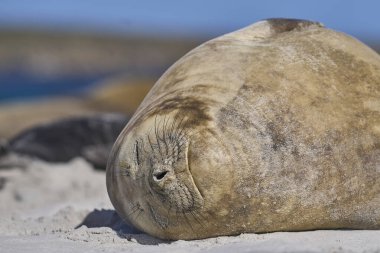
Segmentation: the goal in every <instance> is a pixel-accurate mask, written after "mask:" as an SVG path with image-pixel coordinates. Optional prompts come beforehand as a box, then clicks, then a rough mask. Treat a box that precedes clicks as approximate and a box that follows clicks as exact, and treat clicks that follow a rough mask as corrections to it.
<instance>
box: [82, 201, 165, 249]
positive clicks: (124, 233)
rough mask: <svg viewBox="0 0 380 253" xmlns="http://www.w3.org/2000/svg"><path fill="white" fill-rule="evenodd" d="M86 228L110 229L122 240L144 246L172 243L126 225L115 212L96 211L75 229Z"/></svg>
mask: <svg viewBox="0 0 380 253" xmlns="http://www.w3.org/2000/svg"><path fill="white" fill-rule="evenodd" d="M81 226H86V227H88V228H100V227H109V228H111V229H112V230H114V231H115V232H116V233H117V235H118V236H119V237H120V238H125V239H126V240H129V241H130V240H133V239H134V240H135V241H137V242H138V243H140V244H143V245H157V244H162V243H170V242H169V241H163V240H160V239H157V238H154V237H151V236H150V235H147V234H145V233H144V232H141V231H139V230H137V229H136V228H134V227H132V226H131V225H129V224H127V223H125V222H124V221H123V220H122V219H121V218H120V216H119V215H118V214H117V213H116V211H115V210H104V209H102V210H96V209H95V210H94V211H92V212H91V213H89V214H88V215H87V216H86V217H85V218H84V220H83V221H82V223H80V224H79V225H78V226H76V227H75V229H77V228H79V227H81Z"/></svg>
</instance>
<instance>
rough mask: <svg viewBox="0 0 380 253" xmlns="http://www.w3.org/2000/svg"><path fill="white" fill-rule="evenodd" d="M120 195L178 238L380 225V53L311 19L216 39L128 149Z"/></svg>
mask: <svg viewBox="0 0 380 253" xmlns="http://www.w3.org/2000/svg"><path fill="white" fill-rule="evenodd" d="M107 187H108V192H109V196H110V198H111V201H112V203H113V204H114V206H115V208H116V210H117V211H118V213H119V214H120V215H121V216H122V217H123V218H124V219H126V220H127V222H129V223H131V224H133V225H134V226H136V227H137V228H139V229H141V230H143V231H145V232H147V233H149V234H151V235H154V236H157V237H160V238H164V239H197V238H205V237H212V236H218V235H233V234H239V233H243V232H271V231H299V230H311V229H336V228H354V229H378V228H380V57H379V55H378V54H377V53H375V52H374V51H372V50H371V49H369V48H368V47H366V46H365V45H363V44H362V43H360V42H358V41H357V40H355V39H353V38H351V37H349V36H347V35H344V34H342V33H338V32H334V31H332V30H328V29H326V28H323V27H322V26H321V25H320V24H318V23H313V22H309V21H302V20H286V19H273V20H266V21H261V22H258V23H256V24H254V25H252V26H249V27H247V28H245V29H242V30H239V31H236V32H234V33H231V34H227V35H224V36H222V37H219V38H217V39H214V40H211V41H209V42H206V43H205V44H203V45H201V46H200V47H198V48H196V49H194V50H193V51H191V52H189V53H188V54H187V55H185V56H184V57H183V58H181V59H180V60H179V61H178V62H177V63H176V64H174V65H173V66H172V67H171V68H170V69H169V70H168V71H167V72H166V73H165V74H164V75H163V76H162V77H161V79H160V80H159V81H158V82H157V83H156V85H155V86H154V87H153V88H152V90H151V91H150V93H149V94H148V95H147V97H146V98H145V100H144V101H143V103H142V104H141V105H140V107H139V109H138V110H137V112H136V113H135V115H134V116H133V118H132V119H131V121H130V122H129V123H128V125H127V126H126V128H125V129H124V131H123V132H122V134H121V135H120V136H119V138H118V140H117V142H116V144H115V145H114V148H113V151H112V154H111V157H110V159H109V162H108V168H107Z"/></svg>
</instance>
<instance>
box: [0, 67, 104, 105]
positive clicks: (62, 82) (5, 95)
mask: <svg viewBox="0 0 380 253" xmlns="http://www.w3.org/2000/svg"><path fill="white" fill-rule="evenodd" d="M106 76H107V75H104V74H103V75H99V74H98V75H77V76H61V77H55V78H42V77H38V76H33V75H30V74H25V73H15V72H10V73H0V103H4V102H9V101H17V100H30V99H35V98H41V97H50V96H62V95H81V94H83V93H84V92H85V91H86V90H87V89H89V88H91V87H93V86H95V85H96V83H97V82H98V81H101V80H103V79H104V78H106Z"/></svg>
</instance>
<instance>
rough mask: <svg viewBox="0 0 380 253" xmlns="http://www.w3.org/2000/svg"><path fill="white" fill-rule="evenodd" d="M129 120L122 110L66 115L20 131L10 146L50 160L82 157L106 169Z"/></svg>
mask: <svg viewBox="0 0 380 253" xmlns="http://www.w3.org/2000/svg"><path fill="white" fill-rule="evenodd" d="M127 122H128V117H127V116H125V115H121V114H97V115H94V116H85V117H75V118H67V119H63V120H59V121H55V122H52V123H50V124H44V125H39V126H36V127H33V128H31V129H28V130H26V131H24V132H22V133H20V134H19V135H17V136H16V137H14V138H13V139H11V140H10V141H9V145H8V147H7V150H8V152H12V153H16V154H19V155H26V156H30V157H35V158H39V159H41V160H45V161H49V162H66V161H69V160H71V159H73V158H74V157H83V158H85V159H86V160H88V161H89V162H90V163H92V164H93V165H94V166H96V167H97V168H100V169H105V167H106V163H107V157H108V153H109V152H110V149H111V147H112V145H113V143H114V141H115V140H116V138H117V136H118V135H119V133H120V132H121V130H122V129H123V128H124V126H125V125H126V123H127ZM94 147H97V148H95V149H96V150H97V152H95V153H94V152H93V150H94ZM91 150H92V151H91ZM94 158H96V159H94Z"/></svg>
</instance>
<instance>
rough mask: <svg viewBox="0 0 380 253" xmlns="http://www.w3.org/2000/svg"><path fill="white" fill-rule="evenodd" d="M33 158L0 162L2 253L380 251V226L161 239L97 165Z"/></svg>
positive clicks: (0, 246)
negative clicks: (117, 204)
mask: <svg viewBox="0 0 380 253" xmlns="http://www.w3.org/2000/svg"><path fill="white" fill-rule="evenodd" d="M27 164H28V165H27V166H26V168H12V169H10V168H9V169H0V252H1V253H5V252H16V253H17V252H35V253H37V252H49V253H50V252H81V253H83V252H104V251H107V252H380V231H350V230H346V231H311V232H298V233H271V234H260V235H257V234H243V235H240V236H231V237H218V238H211V239H206V240H197V241H175V242H163V241H160V240H157V239H155V238H152V237H150V236H148V235H146V234H141V233H139V232H137V231H135V230H133V229H132V228H130V227H128V226H127V225H125V224H123V223H122V221H121V220H120V219H119V218H118V216H117V215H116V214H115V212H114V210H113V207H112V205H111V203H110V202H109V199H108V196H107V192H106V187H105V174H104V172H99V171H94V170H93V169H92V167H91V166H90V165H89V164H87V163H86V162H85V161H83V160H81V159H76V160H73V161H72V162H70V163H68V164H56V165H52V164H47V163H42V162H38V161H31V162H28V163H27ZM82 223H84V224H85V225H82V226H79V225H80V224H82ZM76 227H78V228H76Z"/></svg>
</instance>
